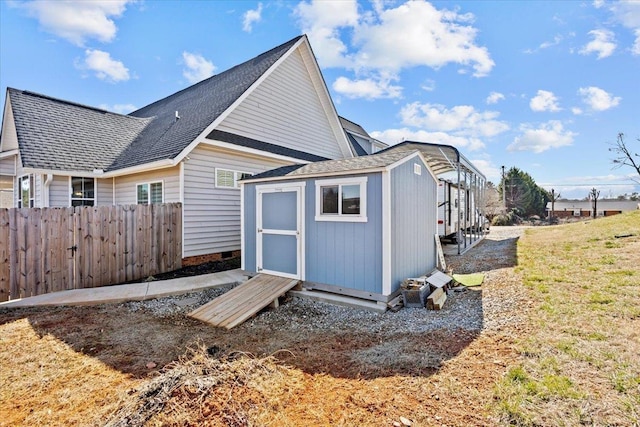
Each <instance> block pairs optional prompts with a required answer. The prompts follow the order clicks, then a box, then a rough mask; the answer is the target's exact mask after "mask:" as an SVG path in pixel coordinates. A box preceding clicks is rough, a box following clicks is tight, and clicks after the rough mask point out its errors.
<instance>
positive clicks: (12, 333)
mask: <svg viewBox="0 0 640 427" xmlns="http://www.w3.org/2000/svg"><path fill="white" fill-rule="evenodd" d="M522 231H523V229H522V228H517V227H509V228H499V227H498V228H494V229H493V230H492V231H491V234H490V235H489V236H488V238H486V239H485V240H484V241H483V242H481V243H480V244H479V245H477V246H476V247H475V248H473V249H472V250H471V251H469V252H468V253H467V254H465V255H462V256H450V257H448V259H447V262H448V266H449V268H450V269H453V271H454V272H457V273H466V272H478V271H484V272H486V278H485V282H484V284H483V285H482V286H481V287H478V288H469V289H468V290H467V291H466V292H460V293H455V294H452V295H451V296H450V298H449V300H448V301H447V304H446V305H445V308H444V309H443V310H442V311H428V310H426V309H408V308H404V309H402V310H400V311H399V312H397V313H392V312H387V313H384V314H379V313H372V312H367V311H363V310H358V309H352V308H343V307H336V306H331V305H327V304H322V303H316V302H310V301H306V300H301V299H298V298H289V299H287V300H285V301H283V303H282V305H281V306H280V307H279V308H278V309H275V310H267V311H264V312H262V313H260V314H258V315H257V316H256V317H255V318H253V319H251V320H250V321H248V322H246V323H245V324H243V325H241V326H239V327H237V328H235V329H233V330H231V331H226V330H221V329H216V328H213V327H211V326H209V325H206V324H203V323H200V322H198V321H196V320H193V319H190V318H188V317H186V315H185V313H186V312H188V311H190V310H192V309H193V308H195V307H197V306H199V305H201V304H203V303H205V302H206V301H208V300H210V299H211V298H213V297H215V296H216V295H218V294H220V293H221V292H223V291H224V289H222V290H209V291H205V292H201V293H197V294H189V295H184V296H180V297H169V298H163V299H159V300H151V301H146V302H142V303H140V302H132V303H125V304H117V305H115V304H114V305H102V306H97V307H68V308H39V309H36V308H34V309H18V310H15V309H14V310H6V309H5V310H2V311H0V344H1V346H0V347H1V349H0V362H1V363H2V365H3V375H2V376H3V379H2V380H1V381H0V425H3V426H4V425H7V426H8V425H44V424H47V425H69V424H75V425H101V424H104V422H105V420H107V419H109V418H110V417H113V416H114V415H113V414H114V413H115V411H116V410H117V408H118V407H120V406H122V402H124V401H127V399H129V398H130V397H131V396H134V395H136V393H137V392H138V390H140V389H141V388H143V387H144V386H145V385H146V384H148V382H149V380H150V379H153V378H159V375H160V374H161V373H162V372H163V369H164V368H165V367H168V366H171V365H170V364H171V363H172V362H175V361H176V360H178V359H179V358H180V357H181V356H183V355H184V354H185V352H187V349H188V348H189V347H192V348H193V347H194V346H195V347H201V348H202V349H203V350H204V349H206V351H207V352H208V354H209V355H210V356H212V358H213V359H217V360H237V356H233V357H231V358H230V356H231V355H237V354H238V352H241V353H242V354H247V355H251V356H250V358H251V359H253V358H257V359H260V358H264V357H268V356H272V358H271V359H269V360H271V361H272V362H273V363H274V364H275V366H277V369H284V370H285V371H286V375H288V376H290V377H291V378H293V377H295V378H297V380H296V381H297V382H296V384H293V383H291V384H290V388H289V389H288V392H287V391H286V390H285V391H282V390H281V391H280V392H279V393H280V394H281V395H286V396H289V397H288V400H287V402H283V403H279V404H275V403H273V402H271V401H269V402H271V403H270V404H269V405H270V406H269V405H266V406H264V405H263V406H264V407H262V406H261V408H262V409H259V410H257V409H256V401H257V400H260V399H257V398H254V399H253V400H251V399H250V400H251V401H250V402H247V400H246V399H247V397H246V396H251V394H250V393H249V392H248V391H247V390H245V392H247V393H249V394H246V395H245V394H242V393H240V394H241V395H242V396H243V397H242V398H240V397H238V395H237V390H236V391H233V392H232V391H229V393H230V394H229V396H235V397H234V398H233V399H234V400H235V401H236V402H238V404H239V405H243V406H242V407H234V408H233V409H232V410H231V412H233V413H234V414H236V415H237V416H236V415H234V416H233V417H232V418H233V420H235V421H233V422H231V421H229V420H230V419H231V418H229V417H228V416H229V414H228V413H226V412H225V411H223V410H221V409H220V408H218V412H215V411H214V412H213V413H211V412H209V413H203V412H202V410H197V411H195V412H193V411H192V412H189V413H190V414H191V415H189V416H190V417H192V419H190V420H189V422H186V423H185V421H184V420H183V421H178V420H179V419H180V418H179V417H177V416H174V418H171V416H168V418H162V417H160V418H157V417H156V418H155V419H156V420H161V421H162V422H160V421H157V424H158V425H159V424H162V423H169V424H179V425H200V424H203V423H205V421H206V423H208V424H210V425H354V424H356V423H357V424H358V425H393V423H394V422H395V423H398V422H400V420H401V417H404V418H406V419H407V420H411V421H412V422H413V425H438V426H442V425H494V424H495V423H496V420H495V419H492V418H491V415H490V411H489V410H488V406H489V404H490V401H491V399H492V385H493V384H494V383H495V382H496V381H497V380H498V379H499V378H500V377H502V376H503V375H504V374H505V371H506V367H507V366H509V365H510V364H511V363H512V362H513V361H514V360H515V359H516V358H517V353H516V351H515V350H514V343H515V340H516V338H517V337H518V336H521V334H523V333H524V332H525V331H526V330H527V328H528V327H529V326H528V325H527V322H526V320H525V319H526V318H527V316H526V313H527V310H528V307H529V304H530V302H529V299H528V297H527V294H526V292H527V291H526V290H525V289H524V288H523V287H521V286H519V277H518V275H517V274H516V273H514V268H513V267H514V265H515V264H516V242H517V240H518V238H519V236H520V235H521V233H522ZM25 336H28V337H29V338H28V340H31V341H32V342H25ZM54 348H55V349H54ZM25 352H27V353H29V354H28V355H26V354H25ZM52 352H53V353H56V352H62V353H64V354H66V355H67V356H68V357H71V356H72V355H73V358H74V359H73V360H75V361H74V362H63V360H66V359H64V358H63V357H62V355H60V356H59V357H58V359H59V360H57V359H56V358H53V359H52V360H50V361H49V362H47V363H48V364H47V363H45V362H43V361H42V360H39V359H40V357H44V356H43V354H51V353H52ZM18 353H19V354H18ZM62 353H60V354H62ZM39 355H40V356H39ZM77 356H80V358H79V360H76V359H77ZM65 357H66V356H65ZM69 360H71V359H69ZM87 361H91V363H93V364H94V363H95V362H99V363H98V364H99V365H100V366H102V367H103V368H102V369H103V370H104V371H108V372H109V373H110V375H115V376H116V377H117V378H115V379H113V381H112V382H107V380H106V379H104V381H105V383H104V385H103V387H110V391H111V393H110V394H109V395H106V396H102V397H100V401H99V402H93V403H92V404H91V405H93V406H91V405H89V406H90V407H89V409H82V408H81V406H82V405H81V402H77V403H74V404H71V403H70V404H69V405H68V406H70V408H68V409H66V410H67V411H68V412H70V413H68V414H66V415H65V413H64V410H63V409H58V410H59V411H62V412H60V413H58V414H55V415H52V414H51V409H50V408H64V407H65V405H64V404H63V403H61V402H57V403H55V402H54V403H49V408H47V405H46V404H45V405H44V406H43V402H42V401H38V393H34V392H35V391H37V390H39V391H40V393H42V392H45V394H46V393H49V397H48V399H65V397H64V396H68V395H75V394H77V393H82V392H83V391H82V388H83V387H88V385H86V384H85V385H82V384H77V385H74V386H72V385H68V384H67V383H65V382H64V381H58V380H57V379H56V377H55V375H56V374H53V373H48V374H47V369H51V370H55V369H58V370H60V369H62V370H64V369H72V368H71V367H69V366H66V365H65V363H69V364H72V363H88V362H87ZM17 365H19V366H17ZM92 366H93V365H92ZM97 369H98V373H97V374H95V375H94V378H93V379H86V380H87V381H96V384H95V388H96V389H100V388H101V385H100V381H101V379H100V378H99V377H100V375H101V374H100V368H97ZM8 372H12V373H11V374H7V373H8ZM29 375H31V376H32V378H28V376H29ZM47 375H48V377H47ZM282 375H285V374H282ZM43 376H45V377H47V378H45V379H43V378H42V377H43ZM105 377H106V375H105ZM291 378H289V380H287V381H291ZM43 381H44V383H43ZM29 382H31V384H29ZM66 384H67V385H66ZM237 386H238V387H241V386H242V384H238V385H237ZM65 387H66V388H65ZM73 387H76V389H73ZM50 388H51V389H57V390H55V393H54V390H49V389H50ZM47 390H48V391H47ZM85 391H86V390H85ZM283 393H284V394H283ZM55 396H57V397H55ZM60 396H63V397H60ZM183 398H184V399H186V398H185V397H184V396H183ZM263 398H264V396H263ZM40 399H41V400H42V398H40ZM66 399H68V400H73V398H72V397H66ZM87 399H90V398H87ZM172 399H174V400H175V399H178V397H176V396H173V397H172ZM229 399H231V397H229ZM243 399H244V400H243ZM228 401H229V400H228V399H227V402H228ZM118 402H120V403H118ZM243 402H244V403H243ZM251 402H253V403H251ZM85 403H86V401H85ZM201 403H202V402H200V404H201ZM37 405H40V406H37ZM73 405H77V407H73ZM184 405H185V404H184V402H183V406H184ZM178 406H179V405H178ZM200 406H201V405H200ZM258 406H260V405H258ZM174 407H175V405H174ZM74 408H75V409H74ZM47 410H48V412H47ZM243 411H244V412H243ZM238 413H242V414H243V415H242V414H241V415H242V416H240V415H238ZM194 414H195V415H194ZM207 414H208V415H207ZM212 414H213V415H212ZM216 414H217V415H216ZM225 414H226V415H225ZM276 414H277V416H276ZM225 416H226V418H225ZM176 417H177V418H176ZM234 417H235V418H234ZM225 420H226V421H225ZM405 421H406V420H405ZM120 425H135V424H126V423H125V424H120ZM149 425H155V424H153V423H151V424H149Z"/></svg>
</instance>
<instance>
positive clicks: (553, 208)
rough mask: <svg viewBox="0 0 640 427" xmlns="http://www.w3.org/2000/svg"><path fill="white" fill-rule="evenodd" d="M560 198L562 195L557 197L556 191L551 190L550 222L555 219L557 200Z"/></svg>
mask: <svg viewBox="0 0 640 427" xmlns="http://www.w3.org/2000/svg"><path fill="white" fill-rule="evenodd" d="M559 198H560V193H558V195H557V196H556V190H554V189H553V188H552V189H551V213H550V214H549V220H551V219H552V218H553V213H554V212H555V211H556V200H558V199H559Z"/></svg>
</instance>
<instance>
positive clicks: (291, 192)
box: [256, 186, 303, 279]
mask: <svg viewBox="0 0 640 427" xmlns="http://www.w3.org/2000/svg"><path fill="white" fill-rule="evenodd" d="M257 202H258V203H257V205H258V206H257V207H258V209H257V221H256V224H257V226H258V230H257V231H258V236H257V239H256V242H257V248H256V249H257V254H256V260H257V264H258V265H257V267H258V272H262V273H268V274H274V275H277V276H282V277H290V278H292V279H302V259H303V254H302V248H303V245H302V224H303V221H302V187H291V186H288V187H281V188H278V187H270V188H263V189H260V190H258V200H257Z"/></svg>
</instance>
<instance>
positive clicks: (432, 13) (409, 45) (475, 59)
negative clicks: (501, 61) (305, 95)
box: [354, 1, 495, 77]
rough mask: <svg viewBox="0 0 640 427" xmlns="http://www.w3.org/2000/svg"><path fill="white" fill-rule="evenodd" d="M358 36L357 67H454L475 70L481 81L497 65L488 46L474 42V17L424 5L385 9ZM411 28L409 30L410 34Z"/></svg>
mask: <svg viewBox="0 0 640 427" xmlns="http://www.w3.org/2000/svg"><path fill="white" fill-rule="evenodd" d="M376 18H377V19H376V20H375V21H374V20H372V21H371V22H365V23H363V24H362V25H361V26H360V27H359V28H358V29H357V31H356V32H355V33H354V44H355V45H356V46H358V47H359V51H358V53H357V55H356V65H357V66H358V67H374V68H387V67H395V68H396V69H401V68H404V67H412V66H421V65H425V66H428V67H431V68H436V69H437V68H440V67H442V66H444V65H447V64H450V63H453V64H460V65H463V66H465V67H471V68H472V69H473V71H474V75H475V76H476V77H481V76H486V75H487V74H489V72H490V71H491V69H492V68H493V66H494V65H495V63H494V62H493V60H492V59H491V57H490V55H489V52H488V50H487V48H485V47H480V46H478V45H476V44H475V37H476V34H477V29H476V28H474V27H473V26H471V25H469V24H470V22H471V21H472V20H473V15H471V14H458V13H457V12H453V11H448V10H444V9H443V10H438V9H436V8H435V7H434V6H433V5H431V4H430V3H427V2H425V1H409V2H406V3H404V4H401V5H400V6H398V7H396V8H389V9H386V10H383V11H381V12H380V13H379V14H378V15H377V16H376ZM408 29H410V30H408Z"/></svg>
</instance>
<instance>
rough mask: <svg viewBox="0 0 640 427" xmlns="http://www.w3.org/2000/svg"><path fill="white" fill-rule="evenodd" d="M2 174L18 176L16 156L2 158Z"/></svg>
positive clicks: (0, 161) (0, 169) (0, 170)
mask: <svg viewBox="0 0 640 427" xmlns="http://www.w3.org/2000/svg"><path fill="white" fill-rule="evenodd" d="M0 175H10V176H16V156H10V157H7V158H4V159H0Z"/></svg>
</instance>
